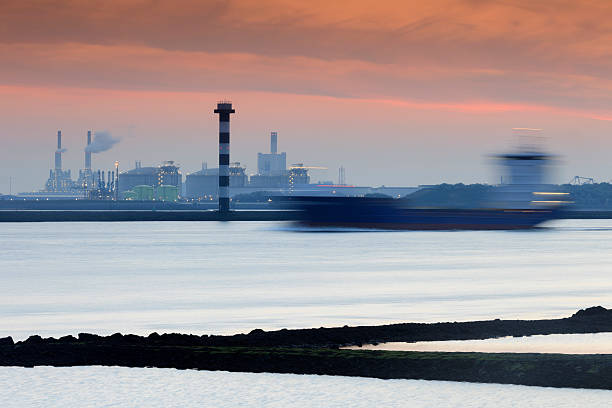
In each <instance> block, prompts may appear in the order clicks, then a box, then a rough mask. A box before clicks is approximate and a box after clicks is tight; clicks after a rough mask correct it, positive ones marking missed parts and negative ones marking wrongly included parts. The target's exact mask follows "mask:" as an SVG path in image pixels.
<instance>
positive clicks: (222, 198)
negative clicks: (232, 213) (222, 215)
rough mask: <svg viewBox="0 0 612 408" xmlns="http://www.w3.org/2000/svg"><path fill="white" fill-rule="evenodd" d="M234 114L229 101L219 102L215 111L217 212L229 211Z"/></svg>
mask: <svg viewBox="0 0 612 408" xmlns="http://www.w3.org/2000/svg"><path fill="white" fill-rule="evenodd" d="M235 112H236V111H235V110H234V109H232V103H231V102H229V101H222V102H219V103H218V104H217V109H215V113H218V114H219V212H228V211H229V179H230V173H229V163H230V114H232V113H235Z"/></svg>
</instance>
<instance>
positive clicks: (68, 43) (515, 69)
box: [0, 0, 612, 193]
mask: <svg viewBox="0 0 612 408" xmlns="http://www.w3.org/2000/svg"><path fill="white" fill-rule="evenodd" d="M222 99H230V100H232V102H233V103H234V106H235V109H236V114H235V115H233V117H232V136H231V137H232V139H231V142H232V145H231V149H232V152H231V161H239V162H241V163H242V164H243V165H246V166H247V171H248V172H249V173H254V172H255V171H256V167H257V162H256V155H257V152H258V151H261V152H267V151H268V149H269V132H270V131H278V133H279V150H280V151H286V152H287V159H288V161H289V163H304V164H305V165H310V166H326V167H328V170H313V171H312V172H311V176H312V178H313V180H315V181H316V180H319V179H320V180H333V181H337V177H338V167H339V166H341V165H342V166H344V167H345V168H346V179H347V181H348V182H349V183H351V184H356V185H395V186H397V185H404V186H406V185H407V186H410V185H418V184H434V183H441V182H449V183H457V182H464V183H474V182H495V181H496V179H497V173H496V172H495V170H494V169H493V168H492V166H491V160H490V159H488V158H487V157H489V156H490V155H491V154H493V153H497V152H503V151H506V150H508V149H509V148H511V147H512V146H513V144H514V143H515V139H514V137H513V132H512V128H515V127H529V128H541V129H543V131H542V135H543V136H544V139H545V141H544V144H545V147H546V149H547V150H548V151H550V152H551V153H554V154H557V155H559V157H560V158H561V160H559V163H558V165H557V166H556V167H557V168H556V171H555V173H554V175H553V176H552V178H551V181H555V182H567V181H569V179H570V178H572V177H573V176H575V175H580V176H588V177H595V179H596V180H597V181H609V180H610V179H612V168H611V167H612V165H611V164H610V160H609V156H610V155H609V153H608V152H609V151H610V149H611V148H612V140H611V139H610V135H611V134H612V2H610V1H609V0H582V1H579V2H577V1H574V0H572V1H566V0H554V1H553V0H539V1H537V2H534V1H531V0H515V1H509V0H508V1H503V0H502V1H489V0H452V1H451V0H432V1H428V2H423V1H407V0H401V1H395V0H387V1H385V2H381V1H364V0H353V1H341V0H337V1H333V2H332V1H328V0H311V1H308V2H296V1H293V0H257V1H251V0H244V1H243V0H224V1H215V0H208V1H200V0H197V1H196V0H182V1H181V0H176V1H161V0H107V1H99V2H87V1H80V0H2V1H1V2H0V140H1V141H2V145H3V148H2V149H1V150H0V192H4V193H8V192H9V189H12V191H13V192H16V191H32V190H38V189H40V188H42V187H43V186H44V182H45V181H46V178H47V177H48V172H49V169H50V168H51V167H52V166H53V153H54V149H55V143H56V140H55V137H56V133H57V130H58V129H61V130H62V132H63V135H64V147H66V148H67V149H68V150H67V152H66V153H65V154H64V167H65V168H69V169H71V170H72V172H73V173H78V169H79V168H82V166H83V148H84V143H85V137H86V132H87V130H89V129H91V130H93V131H107V132H110V133H111V134H112V135H113V137H116V138H120V139H121V142H120V143H118V144H117V145H115V146H114V147H113V148H112V149H111V150H109V151H107V152H104V153H99V154H96V155H94V157H93V166H94V167H95V168H103V169H110V168H111V167H112V166H113V163H114V162H115V160H119V162H120V165H121V168H123V169H128V168H132V167H134V161H135V160H141V161H142V163H143V165H157V164H159V163H160V162H162V161H164V160H174V161H176V162H177V163H178V164H179V165H180V166H181V169H182V171H183V173H185V174H186V173H190V172H193V171H196V170H198V169H199V168H200V167H201V163H202V162H203V161H205V162H208V164H209V167H213V166H215V165H216V162H217V148H218V147H217V142H218V136H217V131H218V129H217V125H218V123H217V118H216V117H215V115H214V113H213V109H214V107H215V104H216V102H217V101H218V100H222Z"/></svg>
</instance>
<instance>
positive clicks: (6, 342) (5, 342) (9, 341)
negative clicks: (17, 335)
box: [0, 336, 15, 346]
mask: <svg viewBox="0 0 612 408" xmlns="http://www.w3.org/2000/svg"><path fill="white" fill-rule="evenodd" d="M14 344H15V342H14V341H13V338H12V337H11V336H8V337H0V346H12V345H14Z"/></svg>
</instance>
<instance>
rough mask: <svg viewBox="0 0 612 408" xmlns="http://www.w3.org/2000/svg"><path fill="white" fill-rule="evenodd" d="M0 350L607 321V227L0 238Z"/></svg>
mask: <svg viewBox="0 0 612 408" xmlns="http://www.w3.org/2000/svg"><path fill="white" fill-rule="evenodd" d="M0 248H2V250H1V251H0V266H1V267H0V280H1V282H2V285H0V336H7V335H12V336H14V337H15V338H24V337H27V336H28V335H31V334H33V333H38V334H41V335H43V336H50V335H53V336H59V335H65V334H70V333H73V334H75V333H78V332H83V331H86V332H95V333H101V334H109V333H113V332H117V331H121V332H131V333H140V334H146V333H150V332H153V331H158V332H169V331H180V332H192V333H234V332H242V331H249V330H251V329H253V328H264V329H275V328H283V327H287V328H292V327H319V326H332V325H344V324H349V325H359V324H381V323H390V322H405V321H428V322H432V321H455V320H457V321H459V320H471V319H490V318H542V317H558V316H567V315H570V314H572V313H574V312H575V311H576V310H578V309H579V308H584V307H588V306H593V305H603V306H606V307H612V303H611V299H612V296H611V294H612V275H610V271H611V270H612V268H611V266H612V252H611V250H612V220H571V221H563V222H557V223H556V224H552V226H551V227H549V228H547V229H544V230H541V231H522V232H504V231H446V232H443V231H423V232H414V231H403V232H341V233H316V232H312V233H305V232H296V231H293V230H291V229H289V228H287V226H286V224H283V223H257V222H252V223H249V222H242V223H216V222H193V223H173V222H167V223H166V222H164V223H39V224H1V225H0Z"/></svg>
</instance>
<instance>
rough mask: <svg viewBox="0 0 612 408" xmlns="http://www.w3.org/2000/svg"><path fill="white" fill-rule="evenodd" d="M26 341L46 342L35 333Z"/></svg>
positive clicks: (28, 342)
mask: <svg viewBox="0 0 612 408" xmlns="http://www.w3.org/2000/svg"><path fill="white" fill-rule="evenodd" d="M24 343H25V344H41V343H44V340H43V338H42V337H40V336H39V335H37V334H35V335H33V336H30V337H28V339H27V340H26V341H24Z"/></svg>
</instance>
